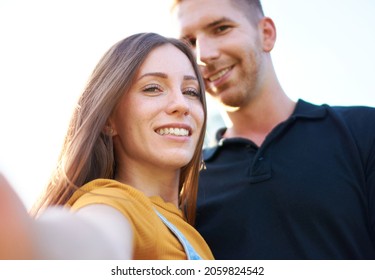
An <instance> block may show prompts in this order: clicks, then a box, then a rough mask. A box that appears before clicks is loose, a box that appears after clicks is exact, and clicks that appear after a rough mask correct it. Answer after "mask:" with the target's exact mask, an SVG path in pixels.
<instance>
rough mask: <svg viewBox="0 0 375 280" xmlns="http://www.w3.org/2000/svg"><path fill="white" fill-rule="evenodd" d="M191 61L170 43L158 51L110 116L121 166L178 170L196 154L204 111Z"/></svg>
mask: <svg viewBox="0 0 375 280" xmlns="http://www.w3.org/2000/svg"><path fill="white" fill-rule="evenodd" d="M199 95H200V90H199V84H198V81H197V77H196V75H195V72H194V69H193V67H192V65H191V63H190V61H189V59H188V58H187V57H186V56H185V54H184V53H182V52H181V51H180V50H179V49H177V48H176V47H174V46H173V45H171V44H167V45H163V46H160V47H157V48H156V49H154V50H153V51H152V52H151V53H150V54H149V55H148V57H147V58H146V60H145V62H144V63H143V65H142V66H141V68H140V69H139V72H138V74H137V76H136V77H135V80H134V83H133V85H132V87H131V89H130V90H129V92H127V93H125V94H124V96H123V97H122V99H121V100H120V104H119V105H118V106H117V107H116V110H115V112H114V114H113V115H112V117H111V119H110V123H111V126H112V127H113V129H114V145H115V151H116V160H117V164H118V166H119V167H120V168H121V166H125V167H126V168H128V167H131V166H133V167H134V166H138V167H141V168H146V169H147V168H152V170H168V169H173V170H177V169H180V168H181V167H183V166H184V165H186V164H187V163H188V162H189V161H190V160H191V159H192V156H193V154H194V152H195V149H196V145H197V142H198V139H199V136H200V133H201V130H202V125H203V120H204V112H203V106H202V103H201V102H200V96H199Z"/></svg>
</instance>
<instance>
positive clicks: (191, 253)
mask: <svg viewBox="0 0 375 280" xmlns="http://www.w3.org/2000/svg"><path fill="white" fill-rule="evenodd" d="M154 210H155V212H156V214H157V215H158V216H159V218H160V219H161V220H162V221H163V223H164V224H165V225H166V226H167V227H168V228H169V229H170V231H171V232H172V233H173V234H174V235H175V236H176V237H177V239H178V240H179V241H180V243H181V244H182V247H184V250H185V253H186V256H187V259H188V260H202V258H201V257H200V256H199V254H198V253H197V252H196V251H195V250H194V248H193V246H192V245H191V244H190V242H189V241H188V240H187V239H186V237H185V236H184V235H183V234H182V233H181V232H180V231H179V230H178V229H177V228H176V227H175V226H174V225H173V224H172V223H170V222H169V221H168V220H167V218H165V217H164V216H163V215H162V214H161V213H160V212H159V211H157V210H156V209H154Z"/></svg>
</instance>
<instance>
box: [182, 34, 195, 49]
mask: <svg viewBox="0 0 375 280" xmlns="http://www.w3.org/2000/svg"><path fill="white" fill-rule="evenodd" d="M182 40H184V41H185V42H186V43H188V44H189V45H190V46H191V47H193V48H195V45H196V44H197V39H196V38H193V37H184V38H182Z"/></svg>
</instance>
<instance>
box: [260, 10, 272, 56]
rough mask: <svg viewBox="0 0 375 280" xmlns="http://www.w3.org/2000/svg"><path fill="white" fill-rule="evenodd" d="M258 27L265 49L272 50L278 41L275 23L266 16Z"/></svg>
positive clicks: (266, 50)
mask: <svg viewBox="0 0 375 280" xmlns="http://www.w3.org/2000/svg"><path fill="white" fill-rule="evenodd" d="M258 28H259V31H260V35H261V42H262V48H263V51H265V52H271V51H272V49H273V47H274V46H275V42H276V27H275V23H274V22H273V20H272V19H271V18H269V17H264V18H262V19H261V20H260V21H259V24H258Z"/></svg>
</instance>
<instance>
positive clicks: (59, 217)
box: [0, 175, 133, 259]
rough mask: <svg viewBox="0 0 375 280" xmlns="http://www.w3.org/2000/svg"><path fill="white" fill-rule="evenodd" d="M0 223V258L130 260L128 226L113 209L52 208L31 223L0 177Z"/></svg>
mask: <svg viewBox="0 0 375 280" xmlns="http://www.w3.org/2000/svg"><path fill="white" fill-rule="evenodd" d="M0 224H1V229H2V230H1V231H0V248H1V249H0V259H130V258H131V257H132V247H133V243H132V230H131V226H130V224H129V222H128V220H127V219H126V218H125V217H124V216H123V215H122V214H121V213H120V212H119V211H117V210H116V209H114V208H112V207H110V206H106V205H90V206H86V207H83V208H82V209H80V210H79V211H77V212H75V213H72V212H70V211H68V210H67V209H64V208H61V207H53V208H49V209H47V210H46V211H45V212H44V213H43V214H42V215H41V216H40V217H39V218H38V219H36V220H34V219H32V218H31V217H30V216H29V215H28V213H27V211H26V209H25V207H24V206H23V204H22V201H21V200H20V199H19V197H18V196H17V195H16V193H15V192H14V191H13V190H12V188H11V187H10V185H9V183H8V182H7V181H6V180H5V178H4V177H3V176H1V175H0ZM3 229H5V230H3Z"/></svg>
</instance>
